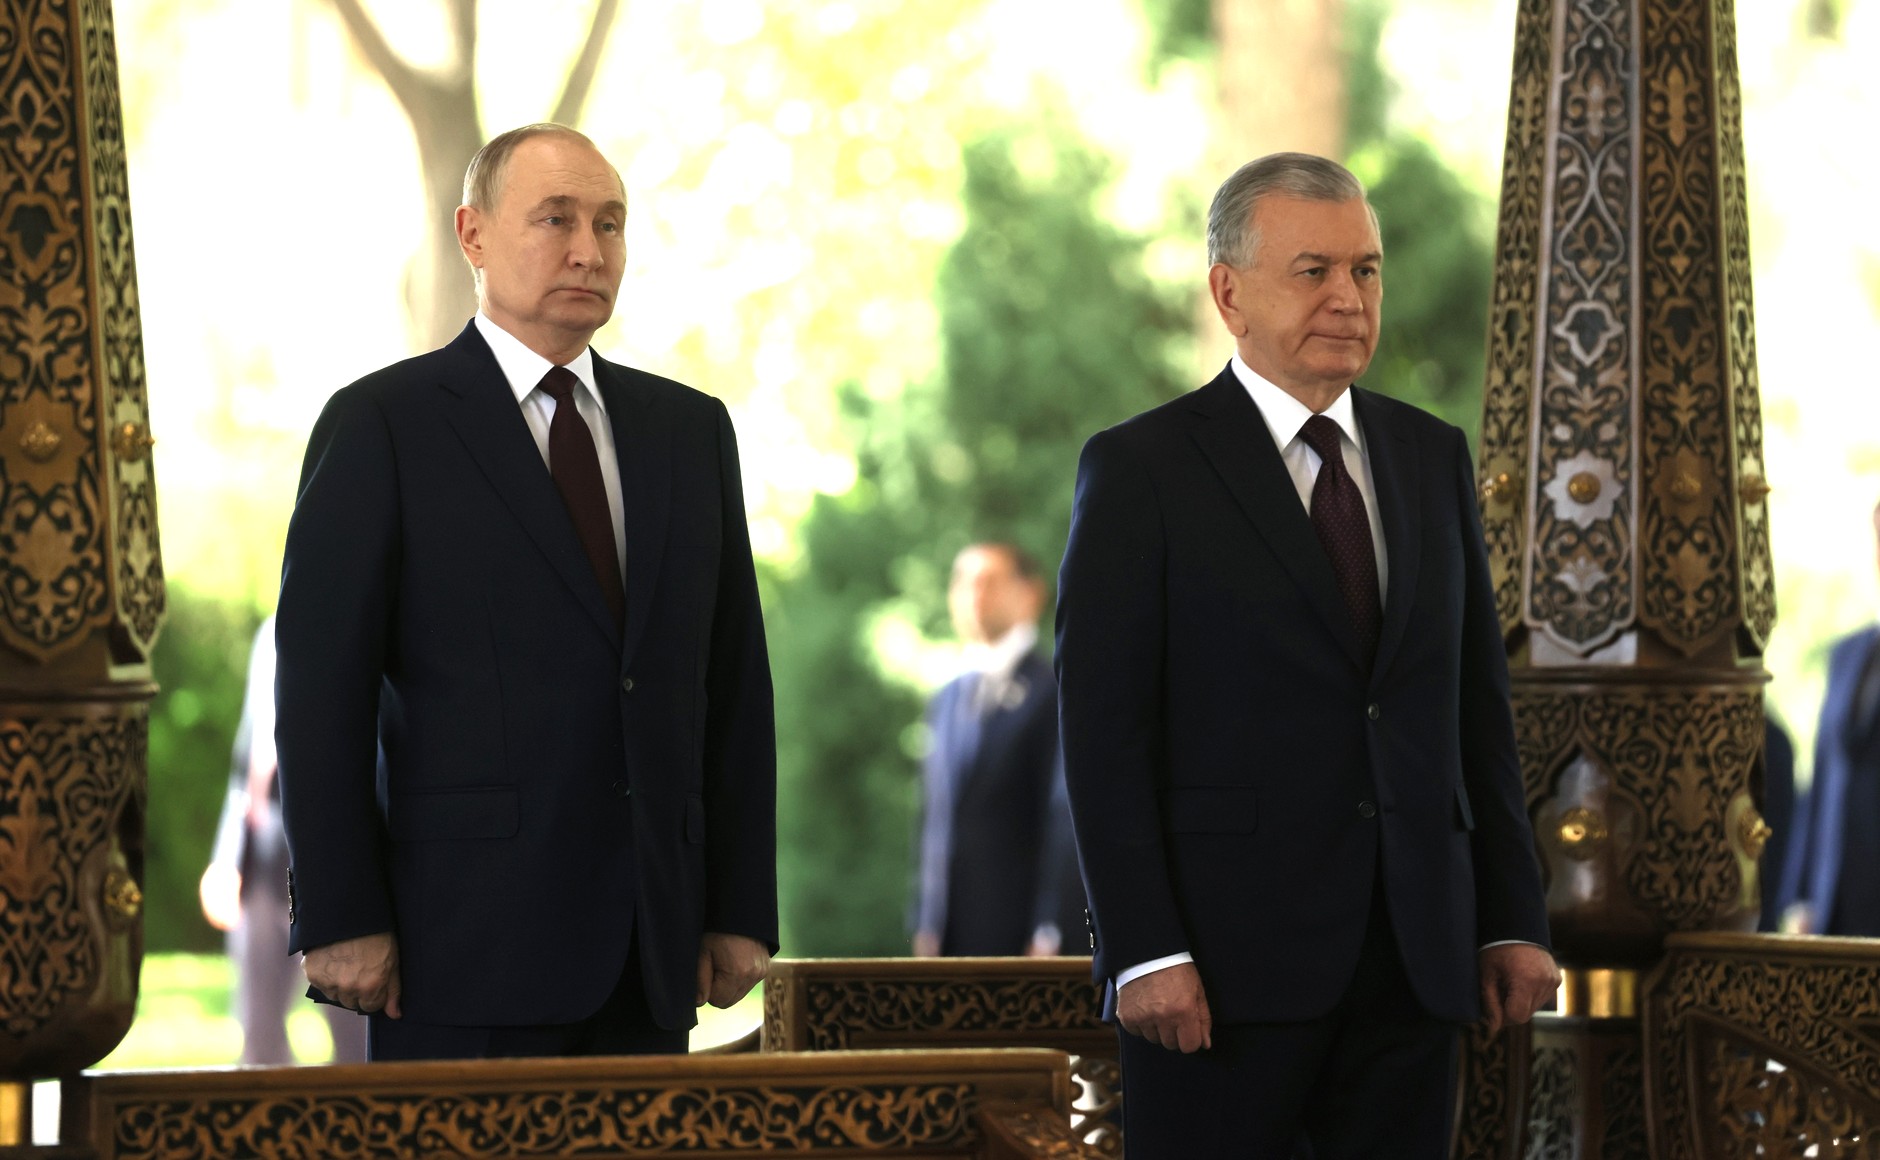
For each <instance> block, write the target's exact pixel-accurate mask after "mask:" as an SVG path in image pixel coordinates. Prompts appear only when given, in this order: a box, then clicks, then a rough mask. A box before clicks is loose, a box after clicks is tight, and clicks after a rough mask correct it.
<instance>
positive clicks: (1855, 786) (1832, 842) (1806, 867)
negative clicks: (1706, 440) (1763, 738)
mask: <svg viewBox="0 0 1880 1160" xmlns="http://www.w3.org/2000/svg"><path fill="white" fill-rule="evenodd" d="M1873 519H1874V534H1875V538H1876V542H1877V543H1880V508H1875V509H1874V516H1873ZM1782 886H1783V889H1782V897H1783V898H1784V899H1785V900H1787V901H1788V903H1789V906H1788V912H1789V917H1788V919H1787V921H1786V924H1785V925H1787V926H1788V927H1789V928H1790V929H1791V930H1795V931H1798V932H1800V933H1803V934H1840V935H1859V936H1862V937H1867V938H1872V937H1875V936H1880V626H1874V625H1869V626H1867V627H1866V628H1863V629H1861V630H1860V631H1858V632H1854V633H1850V634H1848V635H1847V636H1844V637H1842V638H1841V639H1840V640H1838V641H1836V642H1835V644H1834V648H1833V650H1832V651H1830V652H1829V654H1828V688H1827V693H1826V695H1825V696H1823V698H1822V702H1821V720H1820V724H1819V725H1817V726H1816V729H1815V771H1814V780H1813V781H1812V782H1810V784H1809V787H1808V796H1807V798H1806V800H1805V802H1804V803H1802V804H1801V805H1799V806H1798V807H1797V809H1796V813H1795V839H1794V841H1793V842H1792V843H1791V845H1790V847H1789V850H1788V859H1787V865H1786V866H1785V867H1784V874H1783V883H1782Z"/></svg>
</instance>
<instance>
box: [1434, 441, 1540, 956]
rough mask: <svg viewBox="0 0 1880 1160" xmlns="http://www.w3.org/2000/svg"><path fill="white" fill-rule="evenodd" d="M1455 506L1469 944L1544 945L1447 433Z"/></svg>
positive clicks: (1463, 461)
mask: <svg viewBox="0 0 1880 1160" xmlns="http://www.w3.org/2000/svg"><path fill="white" fill-rule="evenodd" d="M1455 435H1456V438H1455V451H1454V460H1455V472H1456V502H1457V504H1458V505H1459V508H1460V510H1461V512H1462V519H1463V529H1462V530H1463V535H1462V544H1463V568H1464V575H1463V584H1464V597H1463V610H1462V632H1463V646H1462V657H1463V664H1462V688H1461V697H1460V701H1461V730H1462V733H1461V740H1462V778H1463V785H1464V786H1465V787H1466V790H1467V797H1468V801H1469V803H1470V807H1471V812H1472V814H1473V815H1474V816H1473V818H1472V819H1471V820H1472V821H1473V823H1474V836H1473V844H1472V853H1473V861H1474V864H1475V900H1476V933H1477V945H1484V944H1487V943H1491V942H1503V941H1510V940H1517V941H1521V942H1530V943H1535V944H1537V945H1540V946H1543V947H1544V946H1548V945H1550V944H1549V939H1548V931H1547V908H1546V901H1545V893H1544V892H1543V890H1542V887H1541V877H1540V863H1539V861H1538V859H1537V858H1536V855H1535V852H1534V838H1533V830H1532V828H1531V826H1530V825H1529V822H1528V816H1527V801H1526V789H1525V782H1524V781H1523V779H1522V776H1521V763H1520V757H1519V754H1518V752H1517V749H1516V746H1515V731H1514V714H1513V711H1512V708H1511V706H1510V702H1509V692H1510V689H1509V681H1508V654H1507V651H1506V648H1505V646H1504V644H1503V641H1502V635H1501V618H1500V615H1499V614H1498V613H1497V612H1496V610H1495V590H1494V582H1493V580H1492V578H1491V577H1490V574H1489V568H1488V548H1487V544H1486V542H1485V541H1484V539H1483V536H1482V514H1481V511H1480V509H1479V508H1478V507H1477V506H1476V498H1475V475H1474V472H1473V471H1472V470H1471V467H1470V458H1469V445H1468V440H1467V438H1466V437H1465V436H1464V435H1463V434H1462V432H1461V431H1457V432H1456V433H1455Z"/></svg>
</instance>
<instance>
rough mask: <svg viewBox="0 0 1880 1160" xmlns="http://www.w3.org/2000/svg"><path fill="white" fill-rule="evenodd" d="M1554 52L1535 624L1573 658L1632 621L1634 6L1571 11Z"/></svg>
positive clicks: (1603, 1) (1612, 1) (1602, 3)
mask: <svg viewBox="0 0 1880 1160" xmlns="http://www.w3.org/2000/svg"><path fill="white" fill-rule="evenodd" d="M1565 9H1566V10H1565V13H1564V25H1563V26H1562V31H1561V33H1560V36H1561V38H1562V39H1559V40H1557V41H1556V43H1555V47H1554V51H1555V53H1556V54H1557V55H1556V61H1555V69H1556V72H1555V93H1554V108H1555V110H1556V113H1555V116H1556V118H1557V119H1556V121H1555V122H1554V124H1553V125H1552V127H1551V129H1552V132H1551V135H1550V141H1549V145H1550V158H1549V172H1548V193H1547V196H1548V203H1549V205H1550V207H1551V211H1552V212H1551V215H1550V217H1549V220H1548V221H1547V233H1546V239H1545V242H1544V243H1543V249H1542V253H1543V254H1544V265H1543V270H1544V271H1545V273H1544V278H1543V283H1542V285H1543V293H1544V295H1545V300H1544V302H1543V303H1542V310H1541V317H1540V318H1537V319H1536V323H1537V325H1538V326H1539V327H1541V330H1542V332H1541V334H1540V335H1539V339H1540V343H1539V345H1540V351H1539V356H1540V368H1539V372H1538V375H1537V385H1536V392H1537V398H1536V400H1535V410H1536V414H1535V441H1534V450H1533V456H1534V460H1533V464H1532V468H1533V470H1532V475H1531V479H1532V481H1533V483H1532V486H1531V487H1530V488H1529V493H1528V502H1529V503H1530V504H1531V505H1532V511H1533V518H1534V536H1533V543H1532V545H1531V547H1530V549H1529V572H1528V581H1527V621H1528V623H1529V624H1530V625H1531V626H1533V627H1535V628H1536V629H1538V630H1539V631H1542V632H1545V633H1546V634H1547V635H1549V636H1551V637H1554V638H1555V639H1556V640H1558V641H1560V642H1561V643H1562V644H1565V645H1567V646H1568V647H1569V648H1573V649H1576V650H1581V651H1585V650H1589V649H1593V648H1596V647H1598V646H1599V645H1601V644H1604V643H1605V642H1607V641H1608V640H1610V639H1611V638H1612V637H1613V636H1614V635H1616V634H1617V633H1618V632H1619V631H1620V630H1621V629H1622V628H1625V627H1626V626H1628V625H1629V624H1630V623H1631V621H1632V618H1633V616H1634V615H1635V610H1634V603H1633V600H1634V597H1633V591H1634V586H1635V583H1636V571H1637V557H1636V552H1635V545H1634V542H1633V503H1634V501H1633V498H1632V495H1631V490H1632V480H1633V472H1634V470H1635V467H1636V457H1637V453H1638V452H1637V445H1636V434H1635V431H1634V421H1633V416H1632V406H1631V403H1632V381H1633V378H1634V373H1635V371H1634V368H1635V358H1636V355H1635V348H1634V344H1635V342H1636V341H1637V329H1638V321H1637V318H1636V311H1637V291H1636V288H1635V286H1634V283H1633V269H1632V266H1633V261H1634V250H1635V247H1636V246H1637V244H1638V225H1637V222H1636V221H1635V220H1634V215H1633V199H1632V191H1633V172H1634V166H1635V164H1636V157H1635V154H1634V141H1633V134H1632V128H1633V124H1634V122H1635V120H1636V117H1637V110H1636V108H1635V105H1634V102H1635V101H1636V100H1637V96H1636V93H1635V91H1634V89H1633V85H1632V80H1633V78H1634V77H1635V76H1636V73H1637V63H1636V59H1635V53H1636V52H1637V48H1636V42H1637V39H1638V29H1637V27H1636V24H1635V21H1634V18H1633V15H1632V12H1631V5H1630V4H1629V3H1628V2H1627V0H1577V2H1575V3H1570V4H1567V5H1565Z"/></svg>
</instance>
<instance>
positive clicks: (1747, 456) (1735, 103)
mask: <svg viewBox="0 0 1880 1160" xmlns="http://www.w3.org/2000/svg"><path fill="white" fill-rule="evenodd" d="M1713 2H1714V11H1715V18H1714V19H1715V24H1714V43H1715V46H1716V56H1715V59H1714V62H1713V67H1714V68H1715V70H1716V75H1717V190H1718V194H1719V196H1720V198H1721V203H1722V211H1721V216H1722V238H1723V293H1724V306H1725V308H1726V309H1727V310H1728V311H1729V317H1728V321H1727V326H1726V329H1725V332H1724V336H1723V341H1724V344H1725V346H1726V347H1727V348H1728V351H1729V359H1728V373H1729V376H1730V395H1731V398H1732V399H1733V400H1734V403H1735V405H1734V408H1733V415H1734V418H1735V420H1736V426H1735V431H1734V432H1733V434H1734V436H1735V446H1734V448H1733V449H1732V450H1733V451H1734V455H1733V457H1732V458H1731V460H1726V462H1730V461H1732V460H1733V461H1734V464H1735V467H1736V473H1735V477H1734V481H1735V483H1737V484H1739V485H1740V484H1741V483H1742V482H1743V481H1744V480H1747V479H1752V478H1753V479H1755V480H1757V481H1766V480H1767V478H1768V473H1767V469H1766V468H1765V466H1764V464H1763V429H1762V391H1761V387H1760V384H1759V380H1758V377H1757V372H1756V304H1755V298H1754V295H1753V293H1752V292H1751V285H1750V283H1751V279H1750V264H1749V208H1748V207H1749V187H1748V186H1749V183H1748V178H1747V176H1746V171H1745V166H1744V163H1743V93H1742V86H1741V84H1740V82H1739V80H1738V77H1737V67H1736V4H1735V0H1713ZM1740 494H1741V496H1742V503H1741V506H1740V507H1739V508H1738V512H1739V515H1740V519H1739V521H1738V523H1737V534H1738V537H1739V539H1738V544H1737V552H1738V559H1737V570H1738V581H1739V596H1740V599H1741V601H1742V609H1743V628H1744V631H1745V636H1746V637H1747V638H1748V639H1747V640H1746V642H1745V643H1746V644H1747V645H1750V646H1753V649H1752V650H1751V651H1754V652H1756V653H1760V652H1761V651H1762V649H1763V647H1764V646H1765V645H1767V644H1768V641H1769V630H1770V629H1772V628H1774V627H1775V621H1776V577H1775V566H1774V564H1773V561H1772V559H1771V556H1770V551H1769V506H1768V504H1767V503H1765V502H1764V498H1765V496H1766V493H1756V492H1751V491H1749V490H1747V489H1745V490H1743V491H1742V492H1741V493H1740Z"/></svg>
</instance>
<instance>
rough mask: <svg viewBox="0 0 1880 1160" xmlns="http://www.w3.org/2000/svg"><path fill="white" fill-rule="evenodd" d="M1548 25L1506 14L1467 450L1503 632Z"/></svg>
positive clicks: (1518, 564)
mask: <svg viewBox="0 0 1880 1160" xmlns="http://www.w3.org/2000/svg"><path fill="white" fill-rule="evenodd" d="M1552 27H1553V5H1552V2H1551V0H1521V3H1520V8H1519V11H1518V12H1517V15H1516V17H1515V45H1514V79H1513V82H1512V85H1511V91H1510V93H1509V97H1508V137H1507V144H1506V147H1505V149H1504V151H1503V155H1502V167H1501V216H1500V221H1499V223H1498V224H1497V226H1496V230H1495V282H1494V290H1493V301H1492V304H1491V307H1490V310H1489V328H1488V359H1487V382H1486V385H1485V389H1484V391H1483V398H1482V438H1481V447H1480V449H1479V451H1478V454H1477V456H1476V459H1477V462H1478V464H1479V467H1478V476H1479V482H1480V484H1481V489H1482V531H1483V534H1484V536H1485V537H1486V539H1487V541H1488V547H1489V566H1490V568H1491V570H1492V572H1493V577H1494V584H1495V609H1496V612H1497V613H1498V614H1499V615H1500V617H1501V628H1502V632H1503V633H1512V632H1514V630H1515V629H1516V628H1517V627H1518V626H1519V625H1520V624H1521V608H1522V600H1521V576H1522V570H1523V561H1524V560H1525V559H1526V558H1527V551H1526V546H1527V513H1528V510H1529V505H1528V503H1527V501H1526V495H1527V488H1526V483H1525V481H1526V480H1527V478H1528V444H1529V440H1530V437H1531V435H1532V432H1533V422H1534V417H1533V414H1532V407H1533V402H1534V359H1535V346H1534V323H1535V318H1536V316H1537V303H1538V302H1539V296H1540V266H1541V247H1542V245H1543V242H1542V238H1541V214H1542V209H1543V205H1544V190H1543V184H1544V182H1545V180H1546V172H1547V96H1548V89H1549V85H1548V81H1547V78H1548V77H1549V75H1550V74H1551V71H1552V70H1551V68H1550V60H1549V53H1548V40H1549V33H1550V31H1551V30H1552Z"/></svg>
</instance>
